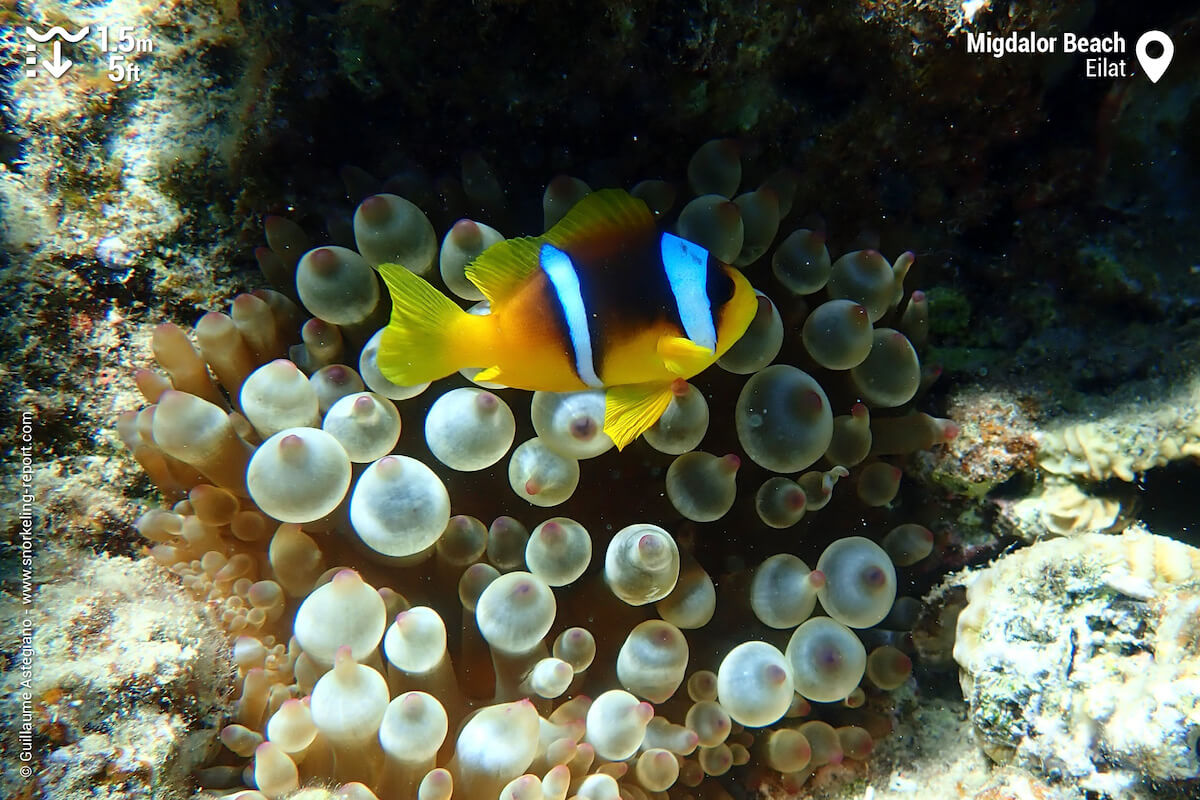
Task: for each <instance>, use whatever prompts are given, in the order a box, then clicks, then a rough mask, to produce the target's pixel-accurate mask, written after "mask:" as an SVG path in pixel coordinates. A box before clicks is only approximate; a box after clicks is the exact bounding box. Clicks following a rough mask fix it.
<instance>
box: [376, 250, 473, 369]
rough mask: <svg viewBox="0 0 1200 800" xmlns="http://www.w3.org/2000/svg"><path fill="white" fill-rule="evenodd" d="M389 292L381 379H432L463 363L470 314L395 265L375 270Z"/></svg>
mask: <svg viewBox="0 0 1200 800" xmlns="http://www.w3.org/2000/svg"><path fill="white" fill-rule="evenodd" d="M377 269H378V270H379V274H380V275H381V276H382V277H383V282H384V283H385V284H387V288H388V292H389V293H390V294H391V296H392V318H391V321H390V322H388V325H387V327H386V328H384V329H383V335H382V336H381V337H380V342H379V355H378V356H377V358H376V361H377V364H378V366H379V371H380V372H381V373H383V377H385V378H387V379H388V380H389V381H391V382H392V383H396V384H399V385H401V386H413V385H415V384H419V383H426V382H429V381H435V380H437V379H438V378H443V377H445V376H446V375H449V374H450V373H452V372H455V371H457V370H459V369H461V368H462V367H465V366H471V364H470V362H469V358H468V354H469V353H470V344H471V342H470V341H468V340H466V339H469V338H472V336H471V335H472V333H473V331H472V330H471V327H470V326H471V323H475V322H476V321H477V320H478V321H482V320H484V319H486V318H485V317H476V318H473V317H472V316H471V315H470V314H468V313H467V312H465V311H463V310H462V309H461V308H459V307H458V306H457V305H456V304H455V303H454V301H452V300H451V299H450V298H448V297H446V295H444V294H442V293H441V292H439V291H438V290H437V289H435V288H434V287H433V286H431V285H430V284H429V283H428V282H427V281H426V280H425V279H424V278H421V277H419V276H417V275H415V274H413V273H412V272H410V271H409V270H407V269H405V268H404V267H402V266H399V265H398V264H380V265H379V267H378V268H377Z"/></svg>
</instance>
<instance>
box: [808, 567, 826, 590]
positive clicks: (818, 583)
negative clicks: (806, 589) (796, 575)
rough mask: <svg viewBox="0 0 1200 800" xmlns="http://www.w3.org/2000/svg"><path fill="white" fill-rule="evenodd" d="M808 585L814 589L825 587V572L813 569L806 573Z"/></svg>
mask: <svg viewBox="0 0 1200 800" xmlns="http://www.w3.org/2000/svg"><path fill="white" fill-rule="evenodd" d="M808 585H809V586H811V587H812V588H814V589H824V588H825V573H824V572H822V571H821V570H819V569H814V570H813V571H812V572H810V573H808Z"/></svg>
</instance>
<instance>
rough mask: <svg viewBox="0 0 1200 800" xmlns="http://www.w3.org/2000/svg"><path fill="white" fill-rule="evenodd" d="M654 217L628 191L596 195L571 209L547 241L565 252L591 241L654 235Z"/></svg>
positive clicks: (612, 190)
mask: <svg viewBox="0 0 1200 800" xmlns="http://www.w3.org/2000/svg"><path fill="white" fill-rule="evenodd" d="M655 230H656V228H655V225H654V214H652V213H651V212H650V208H649V207H648V206H647V205H646V203H645V202H643V201H642V200H639V199H638V198H636V197H634V196H633V195H631V194H629V192H626V191H625V190H624V189H601V190H600V191H597V192H592V193H591V194H589V195H588V196H587V197H585V198H583V199H582V200H580V201H579V202H578V203H576V204H575V205H573V206H572V207H571V210H570V211H568V212H567V215H566V216H565V217H563V218H562V219H561V220H559V221H558V222H557V223H556V224H555V225H554V227H553V228H551V229H550V230H548V231H546V233H545V234H544V236H543V238H544V239H545V240H546V241H547V242H549V243H550V244H552V245H554V246H555V247H558V248H559V249H561V250H566V251H567V252H571V250H572V249H573V248H580V247H586V246H587V243H588V242H589V241H613V239H614V238H617V239H624V238H626V237H629V236H630V235H631V234H632V235H638V234H642V235H647V236H649V235H652V234H653V233H654V232H655Z"/></svg>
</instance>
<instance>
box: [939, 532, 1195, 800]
mask: <svg viewBox="0 0 1200 800" xmlns="http://www.w3.org/2000/svg"><path fill="white" fill-rule="evenodd" d="M959 582H961V583H962V584H964V585H965V586H966V590H967V593H966V597H967V604H966V607H965V608H964V609H963V610H962V613H961V614H959V616H958V622H957V635H956V641H955V644H954V658H955V661H957V662H958V665H959V667H960V669H961V673H960V674H961V679H962V685H963V693H964V695H965V696H966V698H967V701H968V702H969V703H970V707H971V720H972V722H973V723H974V725H975V728H976V730H977V732H978V734H979V736H980V740H981V742H982V743H983V746H984V749H985V750H986V752H987V753H988V754H989V755H990V756H991V757H992V758H993V759H995V760H997V761H1000V762H1004V763H1008V762H1012V763H1016V764H1019V765H1022V766H1024V767H1027V768H1030V769H1033V770H1035V771H1037V772H1041V773H1043V774H1045V775H1047V776H1049V777H1052V778H1055V779H1058V780H1063V779H1069V780H1071V781H1072V782H1074V783H1077V784H1078V785H1079V786H1081V787H1083V788H1086V789H1089V790H1091V791H1094V792H1098V793H1100V794H1103V795H1105V796H1109V797H1127V796H1131V793H1132V792H1134V791H1140V792H1148V791H1150V789H1149V785H1150V784H1154V785H1160V786H1174V787H1176V788H1179V789H1180V790H1181V791H1186V787H1187V786H1193V787H1194V786H1195V781H1196V779H1197V777H1200V752H1198V751H1197V742H1198V741H1200V695H1198V694H1197V691H1196V686H1197V681H1196V677H1195V676H1196V670H1197V669H1198V668H1200V649H1198V646H1197V640H1196V627H1195V621H1196V619H1197V613H1198V612H1200V595H1197V589H1198V588H1200V550H1197V549H1195V548H1192V547H1189V546H1187V545H1185V544H1182V543H1180V542H1178V541H1175V540H1172V539H1168V538H1165V537H1162V536H1156V535H1154V534H1151V533H1150V532H1148V531H1146V530H1145V529H1144V528H1138V527H1135V528H1131V529H1129V530H1127V531H1125V532H1124V533H1122V534H1120V535H1117V536H1106V535H1103V534H1092V533H1081V534H1079V535H1077V536H1074V537H1071V538H1065V539H1052V540H1048V541H1044V542H1040V543H1038V544H1035V545H1033V546H1032V547H1029V548H1026V549H1023V550H1019V551H1017V552H1015V553H1012V554H1009V555H1007V556H1005V557H1003V558H1001V559H1000V560H998V561H997V562H995V563H994V564H992V565H991V566H989V567H988V568H986V569H983V570H979V571H976V572H973V573H969V574H968V575H966V576H965V578H963V579H961V581H959Z"/></svg>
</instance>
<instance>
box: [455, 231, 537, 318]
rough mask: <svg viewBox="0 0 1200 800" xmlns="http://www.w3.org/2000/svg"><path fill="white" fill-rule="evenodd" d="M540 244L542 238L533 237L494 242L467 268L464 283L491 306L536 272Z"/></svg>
mask: <svg viewBox="0 0 1200 800" xmlns="http://www.w3.org/2000/svg"><path fill="white" fill-rule="evenodd" d="M541 245H542V239H541V238H540V237H532V236H525V237H521V238H518V239H505V240H504V241H502V242H496V243H495V244H494V245H492V246H491V247H489V248H488V249H487V250H484V251H483V252H482V253H480V254H479V256H478V257H477V258H476V259H475V260H474V261H472V262H471V263H470V264H468V265H467V270H466V273H467V280H469V281H470V282H471V283H473V284H475V286H476V287H478V289H479V291H481V292H483V296H484V297H486V298H487V299H488V301H489V302H490V303H492V305H493V306H494V305H495V304H496V302H497V301H498V300H503V299H504V298H505V297H508V296H509V295H510V294H512V293H513V291H514V290H515V289H516V288H517V287H518V286H520V285H521V284H522V283H524V282H525V279H526V278H528V277H529V276H530V275H532V274H533V273H534V272H535V271H536V270H537V268H538V248H539V247H541Z"/></svg>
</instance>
